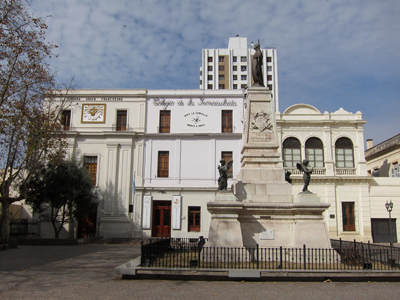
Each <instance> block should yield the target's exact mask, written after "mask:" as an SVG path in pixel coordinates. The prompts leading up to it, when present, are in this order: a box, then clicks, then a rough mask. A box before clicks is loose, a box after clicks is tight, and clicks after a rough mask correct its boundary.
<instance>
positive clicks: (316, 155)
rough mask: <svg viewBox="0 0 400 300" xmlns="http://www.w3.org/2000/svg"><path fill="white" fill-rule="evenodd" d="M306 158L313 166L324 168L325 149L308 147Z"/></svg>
mask: <svg viewBox="0 0 400 300" xmlns="http://www.w3.org/2000/svg"><path fill="white" fill-rule="evenodd" d="M306 159H307V160H308V161H309V162H310V166H311V167H316V168H323V167H324V153H323V149H319V148H306Z"/></svg>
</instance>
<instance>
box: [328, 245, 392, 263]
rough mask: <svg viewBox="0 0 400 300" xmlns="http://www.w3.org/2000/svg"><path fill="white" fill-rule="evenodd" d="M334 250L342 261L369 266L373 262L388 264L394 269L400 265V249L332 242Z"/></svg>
mask: <svg viewBox="0 0 400 300" xmlns="http://www.w3.org/2000/svg"><path fill="white" fill-rule="evenodd" d="M331 245H332V248H334V249H335V250H336V251H337V252H338V253H340V254H341V257H342V260H344V261H354V260H358V261H361V263H362V264H363V265H364V264H366V265H367V266H369V267H370V266H371V263H372V262H375V263H381V264H387V265H390V266H393V267H396V266H397V267H399V266H400V265H399V264H400V248H397V247H393V246H384V245H377V244H371V243H370V242H369V241H368V243H362V242H356V240H354V241H353V242H351V241H343V240H342V239H339V240H331Z"/></svg>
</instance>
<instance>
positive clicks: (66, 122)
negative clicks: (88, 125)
mask: <svg viewBox="0 0 400 300" xmlns="http://www.w3.org/2000/svg"><path fill="white" fill-rule="evenodd" d="M61 125H62V128H63V130H69V129H70V127H71V111H70V110H64V111H63V112H62V116H61Z"/></svg>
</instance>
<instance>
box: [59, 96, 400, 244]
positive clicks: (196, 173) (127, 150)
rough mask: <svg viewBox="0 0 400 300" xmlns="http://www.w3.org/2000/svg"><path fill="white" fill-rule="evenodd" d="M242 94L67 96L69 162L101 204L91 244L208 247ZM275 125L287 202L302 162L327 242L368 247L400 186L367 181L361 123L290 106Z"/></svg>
mask: <svg viewBox="0 0 400 300" xmlns="http://www.w3.org/2000/svg"><path fill="white" fill-rule="evenodd" d="M244 92H245V91H242V90H77V91H74V94H73V102H72V105H71V106H70V107H69V108H68V109H67V110H66V111H65V112H64V128H65V129H66V130H65V132H66V136H67V142H68V145H69V146H68V149H67V152H68V153H69V154H70V155H79V156H83V157H84V159H85V163H86V164H87V166H88V168H89V170H90V171H91V172H92V178H93V180H94V182H95V184H96V186H97V187H98V190H99V193H100V194H101V196H102V197H101V199H102V201H101V203H100V206H99V209H98V212H97V216H95V218H94V221H93V222H94V223H95V224H96V235H97V236H102V237H105V238H109V237H139V236H149V237H150V236H153V237H156V236H173V237H193V238H194V237H198V236H199V235H203V236H205V237H207V236H208V229H209V224H210V221H211V216H210V213H209V212H208V211H207V202H209V201H213V200H214V199H215V192H216V191H217V187H218V182H217V180H218V177H219V173H218V170H217V166H218V165H220V162H219V161H220V159H221V158H225V159H226V160H227V161H229V160H232V159H233V168H232V169H233V170H232V178H231V179H230V180H229V184H228V186H230V185H231V184H232V183H233V181H234V180H235V179H236V176H237V174H238V173H239V170H240V159H241V145H242V132H243V123H242V121H243V120H242V119H243V108H244V105H245V99H244V98H245V94H244ZM275 118H276V123H277V136H278V139H279V142H280V145H281V149H280V153H282V158H281V159H282V161H281V164H282V167H283V168H284V169H285V170H286V171H290V172H291V173H292V175H291V178H292V180H293V181H292V194H293V196H294V197H295V196H296V195H297V194H298V193H299V192H300V191H301V189H302V187H303V179H302V175H301V174H300V173H299V172H298V170H297V169H296V163H297V162H300V161H301V160H303V159H308V160H309V161H310V164H311V165H312V166H314V167H315V170H314V173H313V174H312V177H311V183H310V186H309V190H310V191H312V192H314V193H316V194H318V196H320V198H321V201H323V202H326V203H329V204H330V205H331V206H330V208H329V209H328V210H327V212H326V213H325V216H324V219H325V221H326V223H327V226H328V228H329V234H330V237H331V238H338V237H341V238H343V239H346V240H353V239H357V240H359V241H368V240H372V236H373V232H372V230H371V222H372V221H373V219H385V218H387V212H386V211H385V207H384V203H385V201H386V200H389V199H392V201H393V202H394V203H395V207H396V205H397V204H396V203H400V196H397V195H399V193H398V191H399V182H398V181H399V179H398V178H397V179H396V178H391V179H393V180H394V181H395V180H397V181H396V182H390V183H388V182H387V181H385V182H380V181H379V178H374V177H372V176H369V175H368V172H367V169H366V160H365V158H364V134H363V125H364V124H365V122H366V121H365V120H363V119H362V115H361V113H360V112H357V113H349V112H347V111H345V110H343V109H339V110H337V111H335V112H333V113H328V112H324V113H321V112H320V111H318V109H316V108H315V107H312V106H310V105H307V104H297V105H293V106H291V107H289V108H287V109H286V110H285V111H284V112H283V113H280V112H277V113H276V116H275ZM394 211H395V210H394ZM392 217H393V219H396V214H392ZM395 222H396V221H395ZM395 224H396V223H395ZM396 226H398V224H396ZM395 228H396V227H395ZM396 230H397V232H398V228H396ZM80 234H81V233H80V231H79V230H78V232H77V234H75V236H77V237H79V236H80ZM374 238H375V239H376V238H378V239H377V240H379V237H378V236H377V237H374Z"/></svg>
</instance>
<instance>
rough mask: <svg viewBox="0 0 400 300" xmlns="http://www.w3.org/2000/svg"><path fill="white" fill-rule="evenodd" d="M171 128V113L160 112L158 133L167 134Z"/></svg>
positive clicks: (167, 111) (168, 111)
mask: <svg viewBox="0 0 400 300" xmlns="http://www.w3.org/2000/svg"><path fill="white" fill-rule="evenodd" d="M170 126H171V111H170V110H160V127H159V132H160V133H169V132H170Z"/></svg>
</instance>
